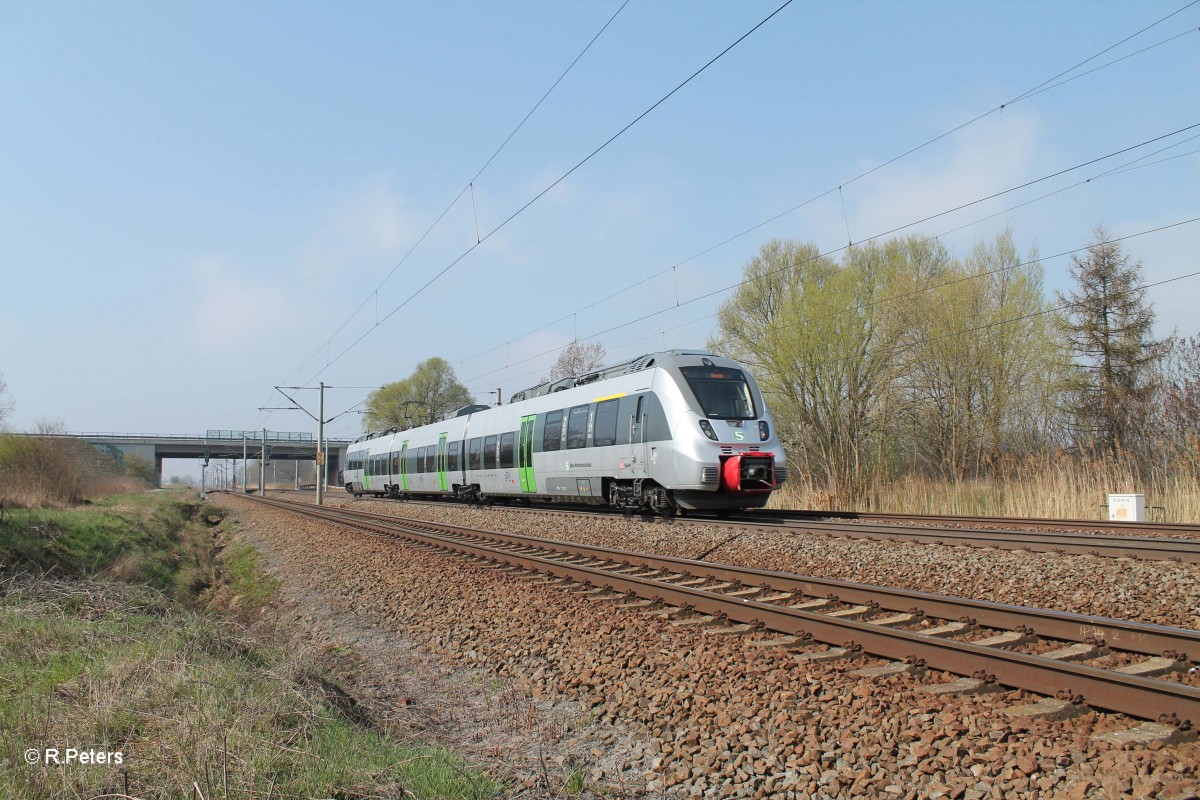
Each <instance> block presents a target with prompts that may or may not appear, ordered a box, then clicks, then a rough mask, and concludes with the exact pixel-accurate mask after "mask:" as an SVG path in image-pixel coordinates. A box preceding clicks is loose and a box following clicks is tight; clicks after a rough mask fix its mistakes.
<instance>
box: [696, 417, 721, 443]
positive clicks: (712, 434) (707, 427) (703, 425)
mask: <svg viewBox="0 0 1200 800" xmlns="http://www.w3.org/2000/svg"><path fill="white" fill-rule="evenodd" d="M700 430H702V431H704V435H705V436H707V437H708V438H710V439H712V440H713V441H714V442H715V441H716V440H717V432H716V431H714V430H713V426H712V425H711V424H710V423H709V421H708V420H706V419H702V420H700Z"/></svg>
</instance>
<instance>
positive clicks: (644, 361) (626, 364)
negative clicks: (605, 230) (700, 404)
mask: <svg viewBox="0 0 1200 800" xmlns="http://www.w3.org/2000/svg"><path fill="white" fill-rule="evenodd" d="M696 358H704V359H721V360H728V359H726V357H725V356H719V355H716V354H714V353H710V352H708V351H707V350H683V349H676V350H660V351H657V352H654V353H644V354H642V355H640V356H638V357H637V358H632V359H630V360H628V361H622V362H620V363H618V364H612V365H610V366H607V367H601V368H600V369H597V370H593V371H591V372H588V373H587V374H585V375H581V376H579V377H578V378H561V379H559V380H556V381H546V382H544V383H539V384H538V385H537V386H531V387H529V388H528V389H522V390H521V391H519V392H513V394H512V395H511V396H510V397H509V399H508V403H509V405H512V404H513V403H520V402H522V401H524V400H532V399H533V398H535V397H542V396H544V395H548V394H552V393H553V392H561V391H564V390H566V389H574V388H575V387H576V386H585V385H587V384H589V383H596V382H598V381H603V380H608V379H610V378H618V377H620V376H622V375H629V374H631V373H634V372H641V371H642V370H645V369H651V368H653V367H659V366H669V365H673V366H681V365H684V364H685V363H686V362H688V361H691V360H693V359H696ZM489 408H492V406H485V405H469V406H463V407H462V408H460V409H457V410H455V411H451V412H449V413H447V414H443V415H442V416H441V417H440V418H439V420H438V421H439V422H444V421H445V420H448V419H453V418H454V417H461V416H465V415H466V414H473V413H475V412H477V411H486V410H488V409H489ZM423 424H426V423H422V425H423ZM412 427H421V426H420V425H414V426H412ZM401 430H409V429H408V428H400V427H393V428H389V429H387V430H384V431H378V432H372V433H367V434H363V435H362V436H360V437H358V438H357V439H355V440H354V441H355V443H358V442H363V441H367V440H368V439H377V438H379V437H380V436H387V435H389V434H392V433H397V432H399V431H401Z"/></svg>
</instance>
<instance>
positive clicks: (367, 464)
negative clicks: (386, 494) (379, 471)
mask: <svg viewBox="0 0 1200 800" xmlns="http://www.w3.org/2000/svg"><path fill="white" fill-rule="evenodd" d="M363 488H364V489H370V488H371V451H370V450H364V451H363Z"/></svg>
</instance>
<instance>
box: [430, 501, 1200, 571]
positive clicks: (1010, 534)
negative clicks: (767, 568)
mask: <svg viewBox="0 0 1200 800" xmlns="http://www.w3.org/2000/svg"><path fill="white" fill-rule="evenodd" d="M407 502H419V503H424V502H427V501H413V500H410V501H407ZM428 502H429V503H430V504H431V505H440V504H442V501H428ZM514 510H518V511H523V512H527V513H535V514H560V515H564V516H616V515H619V514H621V513H622V512H621V511H617V510H612V509H601V508H589V509H581V508H570V507H565V508H564V507H554V508H523V507H516V508H514ZM696 513H697V512H692V513H689V515H688V516H687V517H679V518H676V520H675V522H676V523H679V524H685V525H719V526H722V527H730V528H757V529H764V530H791V531H796V532H805V533H817V534H822V535H828V536H836V537H843V538H845V537H848V538H854V539H866V540H870V541H877V540H880V539H898V540H901V541H906V542H919V543H924V544H940V545H948V546H966V547H991V548H997V549H1000V550H1018V551H1020V550H1024V551H1028V552H1035V553H1067V554H1071V555H1087V556H1098V557H1102V558H1135V559H1139V560H1143V561H1175V562H1179V563H1188V564H1200V538H1196V539H1185V538H1175V537H1164V536H1134V535H1127V536H1121V535H1108V534H1092V533H1071V532H1069V531H1065V530H1060V531H1057V532H1048V531H1037V530H1029V529H1028V527H1029V526H1031V525H1036V524H1038V523H1042V522H1044V523H1045V524H1046V525H1047V526H1049V525H1051V524H1052V523H1053V522H1055V521H1052V520H1035V519H1030V520H1029V521H1028V523H1029V524H1028V525H1026V526H1024V527H1020V529H1018V527H1019V526H1018V523H1019V522H1020V521H1019V520H1016V519H1002V518H994V519H996V520H998V524H1000V525H1001V527H997V528H945V527H935V526H930V525H909V526H903V525H893V524H886V523H877V524H871V523H869V522H852V521H851V522H845V521H842V522H838V521H829V519H828V518H829V517H835V518H837V519H839V520H853V519H868V518H869V515H860V514H857V513H856V512H825V511H775V510H756V511H747V512H742V513H740V514H738V515H737V516H735V517H731V518H719V517H715V516H707V515H705V516H696ZM700 513H703V512H700ZM879 518H880V519H900V518H901V516H900V515H879ZM912 518H913V519H924V520H927V521H941V520H943V519H945V520H947V521H951V520H954V519H962V520H966V519H976V520H978V521H980V522H981V523H983V522H987V521H989V520H991V519H993V518H989V517H978V518H966V517H956V518H941V517H920V516H917V515H912ZM1057 522H1060V523H1065V522H1069V523H1070V524H1074V522H1072V521H1061V520H1060V521H1057ZM1079 524H1081V525H1089V524H1090V523H1089V522H1087V521H1079ZM1126 525H1127V527H1126V528H1122V529H1128V530H1131V531H1132V530H1141V531H1145V530H1178V532H1180V533H1193V532H1195V533H1197V534H1200V525H1184V524H1182V523H1175V526H1176V527H1175V528H1166V527H1164V525H1157V524H1147V526H1146V527H1144V528H1136V529H1135V528H1132V527H1128V524H1126ZM1110 530H1116V528H1110Z"/></svg>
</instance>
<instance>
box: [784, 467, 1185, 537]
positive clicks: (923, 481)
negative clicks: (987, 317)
mask: <svg viewBox="0 0 1200 800" xmlns="http://www.w3.org/2000/svg"><path fill="white" fill-rule="evenodd" d="M1135 474H1136V473H1135V470H1134V469H1132V468H1131V467H1130V466H1129V465H1128V464H1127V463H1126V462H1124V461H1121V460H1118V459H1114V458H1107V459H1090V460H1081V459H1077V458H1072V457H1069V456H1065V455H1064V456H1058V457H1045V458H1039V459H1033V460H1030V461H1027V462H1024V463H1021V464H1012V465H1008V466H1006V467H1004V468H1002V469H999V470H997V471H996V473H995V474H994V475H992V476H990V477H987V478H979V479H974V478H973V479H964V480H958V481H955V480H951V479H946V478H939V477H929V476H920V475H907V476H902V477H899V478H895V479H893V480H889V481H879V482H877V483H876V484H875V485H874V486H871V487H870V488H869V489H867V490H866V491H864V492H861V493H858V494H855V495H848V494H838V493H831V492H829V491H826V490H822V489H821V488H820V487H817V486H814V485H813V484H812V482H811V481H810V480H808V478H807V476H794V477H793V479H792V480H791V481H790V482H789V483H787V484H785V485H784V486H783V487H782V488H781V489H780V490H779V491H778V492H776V493H775V495H774V496H773V497H772V499H771V506H772V507H774V508H806V509H820V510H830V511H834V510H836V511H864V512H884V513H896V514H901V513H904V514H963V515H982V516H1001V517H1053V518H1061V519H1107V517H1108V511H1107V508H1106V503H1107V496H1108V494H1109V493H1139V494H1144V495H1145V496H1146V505H1147V515H1148V517H1149V518H1150V519H1151V520H1154V521H1159V522H1197V521H1200V477H1198V476H1196V475H1195V474H1190V473H1189V472H1188V471H1184V470H1168V469H1165V468H1161V467H1153V468H1151V469H1149V470H1148V471H1147V472H1146V474H1145V475H1144V476H1143V477H1142V478H1140V479H1139V478H1136V477H1135Z"/></svg>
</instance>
